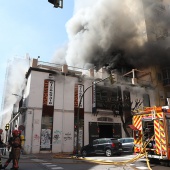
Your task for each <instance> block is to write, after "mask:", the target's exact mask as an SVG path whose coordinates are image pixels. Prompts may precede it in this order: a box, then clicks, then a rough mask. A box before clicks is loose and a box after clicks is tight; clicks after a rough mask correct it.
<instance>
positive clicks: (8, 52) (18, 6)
mask: <svg viewBox="0 0 170 170" xmlns="http://www.w3.org/2000/svg"><path fill="white" fill-rule="evenodd" d="M63 3H64V4H63V8H62V9H61V8H54V7H53V5H52V4H51V3H49V2H48V0H29V1H25V0H17V1H10V3H9V1H0V23H1V27H0V59H1V62H0V104H1V100H2V95H3V90H4V79H5V74H6V67H7V63H8V61H9V60H12V59H13V58H14V57H19V58H23V57H25V55H26V54H29V56H30V57H31V58H37V57H38V56H40V59H39V60H40V61H45V62H50V61H51V59H52V58H53V56H54V54H55V52H56V49H57V48H59V46H61V45H62V44H65V43H66V42H67V41H68V35H67V31H66V27H65V25H66V23H67V21H68V20H69V19H70V18H71V17H72V15H73V9H74V0H64V2H63Z"/></svg>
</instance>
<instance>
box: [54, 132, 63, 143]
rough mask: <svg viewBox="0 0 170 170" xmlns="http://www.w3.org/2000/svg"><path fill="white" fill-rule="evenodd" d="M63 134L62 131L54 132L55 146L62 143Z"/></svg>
mask: <svg viewBox="0 0 170 170" xmlns="http://www.w3.org/2000/svg"><path fill="white" fill-rule="evenodd" d="M61 134H62V131H59V130H56V131H54V136H53V143H55V144H59V143H61Z"/></svg>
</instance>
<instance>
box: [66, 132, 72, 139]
mask: <svg viewBox="0 0 170 170" xmlns="http://www.w3.org/2000/svg"><path fill="white" fill-rule="evenodd" d="M70 140H72V137H71V133H70V132H68V133H65V134H64V141H70Z"/></svg>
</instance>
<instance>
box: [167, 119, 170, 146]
mask: <svg viewBox="0 0 170 170" xmlns="http://www.w3.org/2000/svg"><path fill="white" fill-rule="evenodd" d="M167 127H168V136H170V119H167ZM168 139H169V141H168V144H170V138H168Z"/></svg>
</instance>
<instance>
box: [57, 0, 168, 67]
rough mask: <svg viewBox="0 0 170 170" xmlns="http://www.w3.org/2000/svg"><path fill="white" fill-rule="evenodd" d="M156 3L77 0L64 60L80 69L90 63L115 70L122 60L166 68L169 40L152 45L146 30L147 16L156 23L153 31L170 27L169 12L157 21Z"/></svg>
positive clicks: (127, 0) (68, 26)
mask: <svg viewBox="0 0 170 170" xmlns="http://www.w3.org/2000/svg"><path fill="white" fill-rule="evenodd" d="M153 2H154V3H153ZM156 2H157V1H153V0H148V1H147V0H146V1H142V0H123V1H120V0H97V1H92V2H90V1H87V0H75V11H74V15H73V17H72V18H71V19H70V20H69V21H68V22H67V24H66V29H67V33H68V37H69V42H68V46H67V49H66V52H65V53H63V56H62V57H63V58H65V60H66V63H67V64H68V65H72V66H77V67H83V66H84V65H85V64H86V63H92V64H94V65H95V66H97V67H101V66H102V65H103V64H104V63H113V67H114V65H115V64H116V62H118V61H119V60H120V59H121V60H124V61H126V62H127V63H129V64H131V65H133V66H135V67H142V66H149V65H150V64H151V63H152V64H164V62H162V59H160V58H162V56H164V58H165V59H166V60H167V59H169V54H170V50H169V48H168V46H167V47H165V45H163V44H168V43H169V40H166V41H165V40H164V37H163V38H162V39H161V40H159V42H157V41H156V42H155V41H149V39H148V34H149V33H148V30H149V29H148V27H147V26H146V25H147V24H148V23H147V20H146V18H147V17H146V14H147V16H152V17H151V18H152V20H153V21H155V22H154V23H153V25H152V26H153V27H154V26H155V25H154V24H157V25H156V26H157V27H158V26H161V27H162V28H168V26H170V25H169V20H168V16H169V12H165V13H164V15H163V16H161V17H159V19H158V20H156V18H158V17H157V16H155V15H154V12H155V11H154V9H155V8H157V6H158V7H159V5H160V4H159V3H158V2H157V3H156ZM146 7H148V8H146ZM144 12H145V13H144ZM154 31H155V30H154ZM150 33H151V34H152V35H153V34H156V33H157V31H155V32H154V33H153V31H152V30H151V31H150ZM156 40H157V39H156ZM60 54H61V53H60ZM57 58H58V56H57V55H55V57H54V60H55V61H57ZM60 58H61V55H60ZM151 61H152V62H151Z"/></svg>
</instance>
